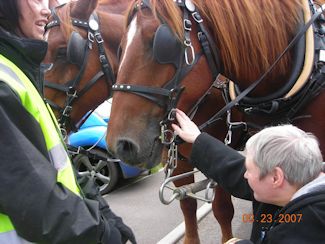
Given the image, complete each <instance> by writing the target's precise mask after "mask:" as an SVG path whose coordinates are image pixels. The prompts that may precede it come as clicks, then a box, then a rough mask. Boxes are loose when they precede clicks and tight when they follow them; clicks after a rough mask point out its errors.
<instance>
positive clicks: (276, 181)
mask: <svg viewBox="0 0 325 244" xmlns="http://www.w3.org/2000/svg"><path fill="white" fill-rule="evenodd" d="M284 180H285V177H284V172H283V170H282V169H281V168H280V167H275V168H274V170H273V172H272V185H273V187H274V188H277V187H281V186H282V185H283V183H284Z"/></svg>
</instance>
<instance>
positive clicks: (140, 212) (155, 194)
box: [104, 171, 251, 244]
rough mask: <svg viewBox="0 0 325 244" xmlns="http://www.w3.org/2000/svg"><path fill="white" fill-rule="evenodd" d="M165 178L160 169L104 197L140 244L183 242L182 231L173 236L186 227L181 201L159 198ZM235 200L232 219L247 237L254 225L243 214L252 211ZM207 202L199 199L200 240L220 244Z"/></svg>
mask: <svg viewBox="0 0 325 244" xmlns="http://www.w3.org/2000/svg"><path fill="white" fill-rule="evenodd" d="M196 178H197V179H201V178H203V175H202V174H201V175H198V176H196ZM163 181H164V173H163V172H162V171H160V172H158V173H156V174H153V175H149V176H142V177H138V178H136V179H132V180H128V181H124V182H123V185H120V186H119V188H118V189H116V190H114V191H113V192H111V193H109V194H108V195H105V196H104V198H105V199H106V200H107V202H108V203H109V205H110V206H111V208H112V210H113V212H115V213H116V214H117V215H119V216H121V217H122V218H123V221H124V222H125V223H126V224H128V225H129V226H130V227H131V228H132V230H133V231H134V233H135V236H136V239H137V242H138V243H139V244H156V243H159V244H174V243H177V244H180V243H182V242H183V239H182V238H183V237H182V235H181V234H182V233H181V234H180V236H179V237H177V238H176V239H175V238H173V237H172V236H175V235H174V234H175V232H179V231H180V232H182V229H183V228H184V223H183V215H182V212H181V209H180V207H179V202H178V201H177V200H175V201H173V202H172V203H171V204H169V205H164V204H162V203H161V202H160V200H159V188H160V185H161V183H162V182H163ZM233 203H234V206H235V217H234V219H233V222H232V223H233V232H234V236H236V237H239V238H244V239H245V238H246V239H247V238H249V235H250V230H251V225H250V224H248V223H243V221H242V214H244V213H250V212H251V204H250V202H248V201H244V200H240V199H236V198H234V199H233ZM207 205H210V204H205V203H204V202H202V201H199V202H198V209H199V210H198V212H200V211H201V210H202V209H203V211H205V213H204V216H203V218H202V220H201V221H200V223H199V235H200V239H201V243H202V244H210V243H211V244H212V243H213V244H216V243H220V240H221V235H220V227H219V224H218V222H217V221H216V220H215V218H214V217H213V213H212V211H210V210H208V211H207V209H209V207H210V209H211V206H207ZM207 207H208V208H207ZM204 209H205V210H204ZM201 212H202V211H201ZM172 234H173V235H172ZM178 234H179V233H178ZM176 236H177V235H176ZM169 237H172V238H169Z"/></svg>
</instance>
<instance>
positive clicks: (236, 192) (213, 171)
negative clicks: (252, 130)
mask: <svg viewBox="0 0 325 244" xmlns="http://www.w3.org/2000/svg"><path fill="white" fill-rule="evenodd" d="M190 159H191V162H192V164H193V165H194V166H195V167H196V168H198V169H199V170H200V171H201V172H202V173H203V174H205V175H206V176H207V177H208V178H211V179H213V180H214V181H216V182H217V183H218V184H219V185H220V186H221V187H222V188H224V189H225V190H226V191H227V192H229V193H230V194H231V195H233V196H235V197H238V198H242V199H246V200H253V193H252V190H251V188H250V187H249V185H248V183H247V180H246V179H245V178H244V173H245V170H246V169H245V157H244V156H242V155H241V154H240V153H238V152H237V151H236V150H234V149H232V148H230V147H228V146H226V145H224V144H223V143H222V142H221V141H219V140H217V139H215V138H214V137H212V136H210V135H208V134H207V133H201V134H200V135H199V136H198V138H197V139H196V140H195V142H194V143H193V147H192V153H191V157H190Z"/></svg>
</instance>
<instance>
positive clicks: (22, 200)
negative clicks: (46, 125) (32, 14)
mask: <svg viewBox="0 0 325 244" xmlns="http://www.w3.org/2000/svg"><path fill="white" fill-rule="evenodd" d="M0 145H1V147H0V181H1V184H0V212H1V213H3V214H6V215H8V216H9V217H10V219H11V221H12V223H13V225H14V226H15V229H16V231H17V233H18V234H19V235H20V236H21V237H23V238H24V239H26V240H28V241H31V242H36V243H69V244H73V243H78V244H82V243H85V244H90V243H121V234H120V231H119V230H118V228H117V227H116V226H115V221H110V220H108V219H107V218H105V217H104V216H102V214H101V212H100V204H99V203H98V201H95V200H91V199H85V198H83V197H80V196H78V195H76V194H74V193H73V192H71V191H70V190H68V189H67V188H65V187H64V186H63V185H62V184H60V183H57V180H56V179H57V171H56V169H55V168H54V166H53V165H52V164H51V162H50V160H49V157H48V153H47V150H46V146H45V140H44V138H43V134H42V131H41V128H40V126H39V124H38V123H37V121H35V120H34V118H33V117H32V116H31V115H30V114H29V113H28V111H26V110H25V108H24V107H23V106H22V104H21V102H20V99H19V97H18V96H17V95H16V94H15V93H14V92H13V91H12V90H11V89H10V88H9V87H8V86H7V85H6V84H5V83H3V82H0Z"/></svg>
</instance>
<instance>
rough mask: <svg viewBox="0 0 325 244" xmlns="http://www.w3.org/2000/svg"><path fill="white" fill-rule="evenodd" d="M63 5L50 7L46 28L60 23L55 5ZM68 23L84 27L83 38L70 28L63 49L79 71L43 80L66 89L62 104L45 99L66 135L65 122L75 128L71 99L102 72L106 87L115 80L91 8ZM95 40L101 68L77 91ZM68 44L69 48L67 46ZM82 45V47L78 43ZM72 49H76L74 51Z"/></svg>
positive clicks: (83, 90) (97, 78) (81, 92)
mask: <svg viewBox="0 0 325 244" xmlns="http://www.w3.org/2000/svg"><path fill="white" fill-rule="evenodd" d="M64 5H65V4H63V5H60V6H58V7H56V8H54V9H52V16H53V18H54V20H53V21H51V22H49V23H48V24H47V25H46V30H48V29H51V28H53V27H57V26H60V24H61V21H60V18H59V17H58V15H57V13H56V9H57V8H61V7H62V6H64ZM71 23H72V25H73V26H76V27H79V28H83V29H85V30H86V31H87V39H84V38H82V37H81V36H80V34H79V33H77V32H75V31H74V32H72V34H71V37H70V39H69V44H68V50H67V56H68V57H67V58H68V61H69V62H70V63H72V64H76V65H78V66H79V68H80V69H79V72H78V74H77V76H76V77H75V78H74V79H73V80H70V81H67V82H66V83H65V84H63V85H61V84H57V83H52V82H48V81H45V82H44V84H45V86H46V87H48V88H51V89H56V90H59V91H61V92H64V93H66V100H65V104H64V107H63V108H61V107H60V106H59V105H57V104H55V103H53V102H52V101H50V100H48V99H46V100H47V103H49V104H50V105H51V106H52V107H53V108H54V109H56V110H58V111H59V112H60V118H59V120H58V121H59V125H60V128H61V130H62V131H63V133H64V134H65V135H66V133H67V132H66V127H67V124H69V125H70V129H72V130H73V131H77V129H78V128H77V126H76V125H75V124H74V123H72V121H71V111H72V105H73V103H74V102H75V101H76V100H77V99H78V98H80V97H81V96H83V95H84V94H85V93H86V92H87V91H88V90H90V89H91V87H92V86H93V85H94V84H95V83H96V82H97V81H98V80H99V79H100V78H102V77H103V76H104V77H105V81H106V83H107V85H108V87H109V88H110V87H111V86H112V84H114V83H115V76H114V74H113V70H112V66H111V65H110V63H109V61H108V58H107V55H106V52H105V48H104V40H103V38H102V36H101V33H100V30H99V18H98V16H97V14H96V13H95V12H94V13H93V14H92V15H91V16H90V18H89V20H88V21H83V20H78V19H71ZM94 43H96V44H97V47H98V51H99V57H98V58H99V61H100V63H101V70H100V71H98V72H97V74H95V75H94V76H93V77H92V78H91V79H90V80H89V81H88V83H87V85H86V86H85V87H84V88H82V89H81V90H80V91H78V90H77V86H78V84H79V83H80V81H81V79H82V78H83V76H84V73H85V69H86V66H87V63H88V57H89V52H90V50H92V48H93V44H94ZM69 46H71V49H73V50H69ZM80 46H83V47H80ZM74 52H76V53H74ZM108 93H109V96H111V93H112V91H111V90H110V89H109V90H108Z"/></svg>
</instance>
